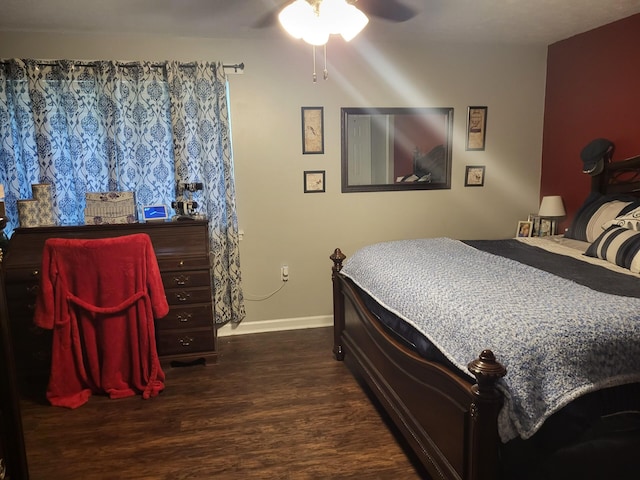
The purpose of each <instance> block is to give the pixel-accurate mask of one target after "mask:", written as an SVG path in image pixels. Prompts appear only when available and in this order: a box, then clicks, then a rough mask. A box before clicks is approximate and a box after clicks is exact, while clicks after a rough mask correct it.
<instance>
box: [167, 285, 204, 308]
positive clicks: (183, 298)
mask: <svg viewBox="0 0 640 480" xmlns="http://www.w3.org/2000/svg"><path fill="white" fill-rule="evenodd" d="M164 293H165V295H166V296H167V302H169V305H190V304H194V303H208V304H209V305H210V304H211V288H209V287H195V288H170V289H167V290H165V292H164Z"/></svg>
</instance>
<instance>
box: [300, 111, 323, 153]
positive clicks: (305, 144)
mask: <svg viewBox="0 0 640 480" xmlns="http://www.w3.org/2000/svg"><path fill="white" fill-rule="evenodd" d="M302 153H303V154H309V153H324V107H302Z"/></svg>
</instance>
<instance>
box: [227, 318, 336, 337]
mask: <svg viewBox="0 0 640 480" xmlns="http://www.w3.org/2000/svg"><path fill="white" fill-rule="evenodd" d="M332 325H333V316H332V315H321V316H318V317H300V318H282V319H278V320H263V321H258V322H247V321H243V322H240V325H238V326H237V327H235V328H233V327H232V326H231V325H230V324H227V325H224V326H222V327H220V328H219V329H218V337H227V336H230V335H247V334H249V333H266V332H281V331H284V330H300V329H303V328H319V327H330V326H332Z"/></svg>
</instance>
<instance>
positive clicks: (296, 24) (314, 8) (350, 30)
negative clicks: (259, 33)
mask: <svg viewBox="0 0 640 480" xmlns="http://www.w3.org/2000/svg"><path fill="white" fill-rule="evenodd" d="M278 20H279V21H280V24H281V25H282V27H283V28H284V29H285V30H286V31H287V33H289V35H291V36H292V37H294V38H302V39H303V40H304V41H305V42H307V43H310V44H311V45H316V46H317V45H324V44H326V43H327V42H328V41H329V35H331V34H335V35H341V36H342V38H344V39H345V40H346V41H347V42H348V41H350V40H351V39H353V38H354V37H355V36H356V35H358V33H360V32H361V31H362V29H363V28H364V27H365V26H366V25H367V23H369V19H368V18H367V16H366V15H365V14H364V13H362V11H360V10H358V9H357V8H356V7H355V6H354V5H351V4H349V3H347V1H346V0H314V1H312V2H310V1H307V0H295V1H294V2H293V3H290V4H289V5H287V6H286V7H285V8H283V9H282V11H281V12H280V14H279V15H278Z"/></svg>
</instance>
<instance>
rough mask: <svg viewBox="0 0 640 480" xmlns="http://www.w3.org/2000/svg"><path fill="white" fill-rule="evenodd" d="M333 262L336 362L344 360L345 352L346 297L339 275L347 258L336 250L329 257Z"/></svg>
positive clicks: (334, 349)
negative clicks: (343, 341) (343, 346)
mask: <svg viewBox="0 0 640 480" xmlns="http://www.w3.org/2000/svg"><path fill="white" fill-rule="evenodd" d="M329 258H330V259H331V260H332V261H333V267H331V281H332V282H333V355H334V356H335V358H336V360H340V361H341V360H344V350H343V349H342V331H343V330H344V297H343V296H342V289H341V288H340V279H339V278H338V273H339V272H340V270H342V261H343V260H344V259H345V258H347V256H346V255H345V254H344V253H342V252H341V251H340V249H339V248H336V249H335V250H334V251H333V254H332V255H331V256H329Z"/></svg>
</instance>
